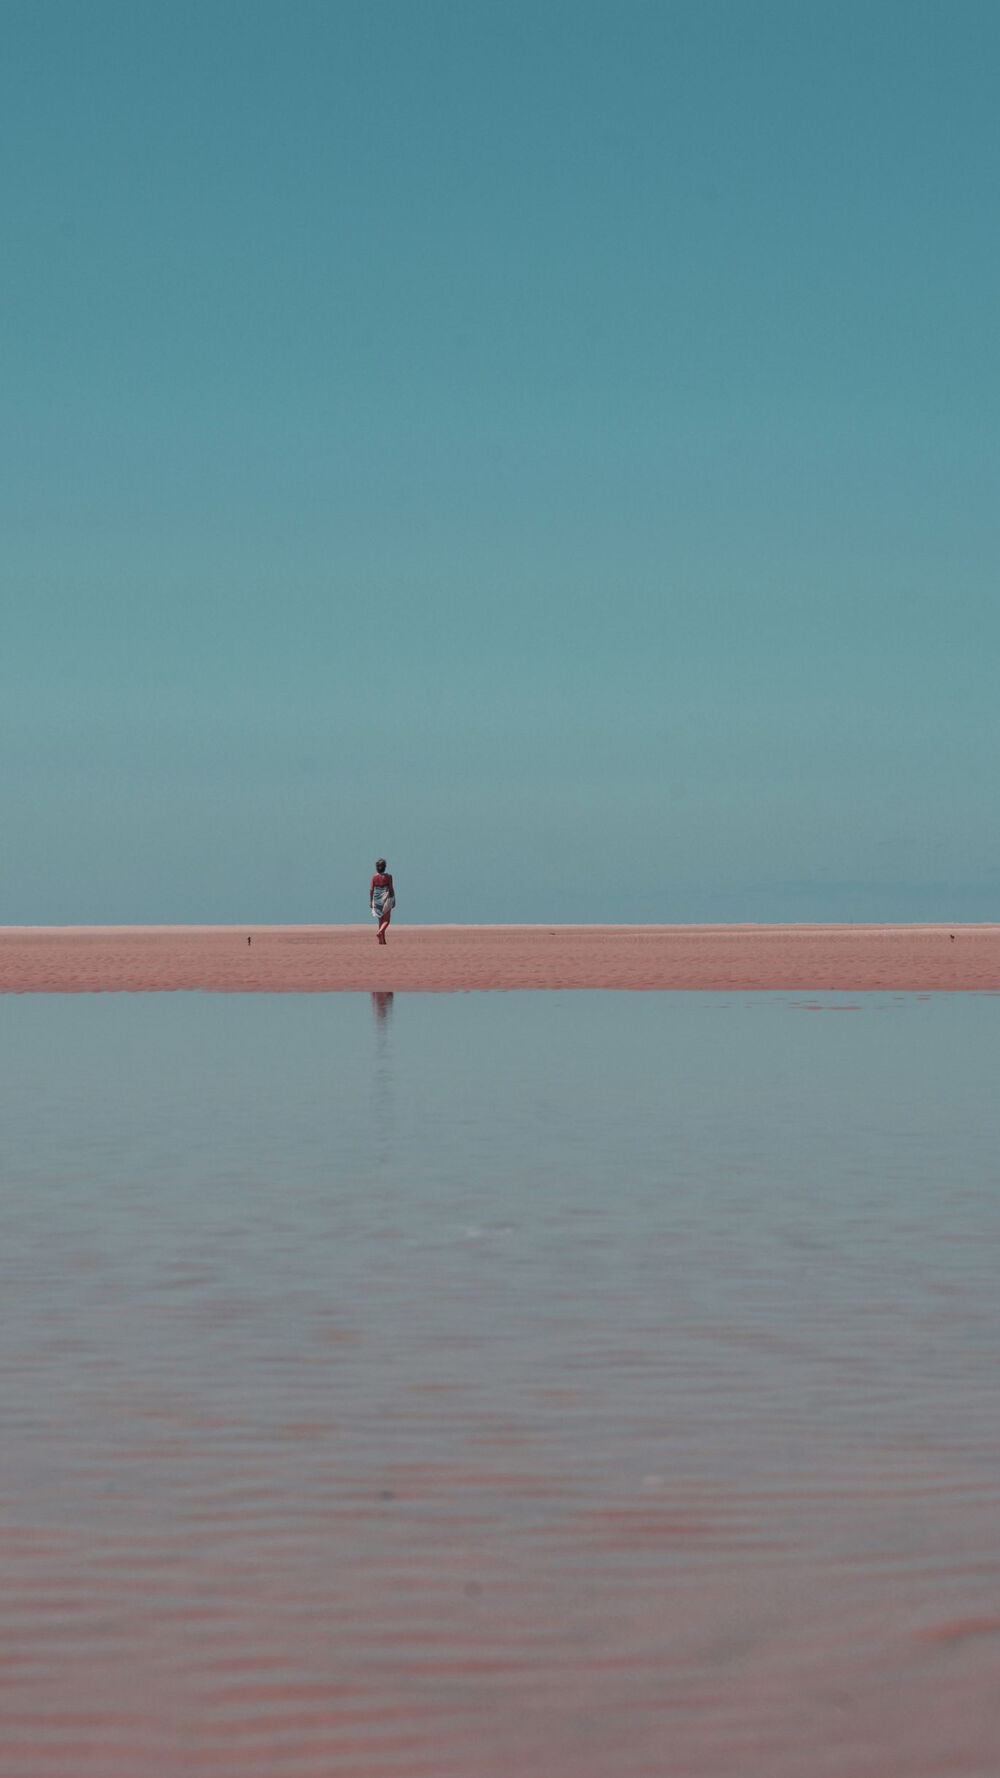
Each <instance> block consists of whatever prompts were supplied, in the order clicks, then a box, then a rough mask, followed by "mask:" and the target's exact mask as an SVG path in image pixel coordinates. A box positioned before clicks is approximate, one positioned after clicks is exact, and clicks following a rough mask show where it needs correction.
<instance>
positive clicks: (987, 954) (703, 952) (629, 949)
mask: <svg viewBox="0 0 1000 1778" xmlns="http://www.w3.org/2000/svg"><path fill="white" fill-rule="evenodd" d="M248 937H249V938H250V939H251V941H252V942H251V943H250V944H248V943H247V939H248ZM179 988H189V989H190V988H201V989H207V990H210V991H215V992H222V993H241V992H242V993H245V992H251V993H252V992H258V993H330V992H336V991H338V990H339V991H354V992H371V991H373V990H378V989H385V990H394V991H397V992H399V991H403V992H405V991H407V990H409V991H411V992H422V993H429V992H430V993H433V992H438V993H456V992H462V991H465V990H469V989H490V988H506V989H510V988H647V989H654V988H655V989H664V988H687V989H691V988H708V989H720V990H725V989H730V990H737V991H742V990H746V989H755V988H761V989H767V988H770V989H791V990H803V991H811V992H823V991H826V992H831V991H836V990H838V989H839V990H846V991H848V992H852V993H858V992H865V991H868V990H877V989H889V990H896V991H898V992H913V991H916V992H920V991H923V992H930V991H938V990H973V991H974V990H980V991H983V990H985V991H990V992H998V991H1000V925H976V926H552V927H550V926H397V925H393V927H392V928H391V931H390V936H389V943H388V945H387V946H386V947H385V948H384V949H382V948H380V947H379V946H378V945H377V944H376V942H375V936H374V932H373V929H372V928H371V927H369V926H264V927H253V926H102V927H96V926H87V927H84V926H79V927H71V926H64V927H27V926H20V927H10V926H8V927H0V992H3V993H15V994H17V993H20V994H25V993H49V994H51V993H60V994H69V993H98V992H121V991H129V992H133V993H139V992H149V991H151V990H157V989H179Z"/></svg>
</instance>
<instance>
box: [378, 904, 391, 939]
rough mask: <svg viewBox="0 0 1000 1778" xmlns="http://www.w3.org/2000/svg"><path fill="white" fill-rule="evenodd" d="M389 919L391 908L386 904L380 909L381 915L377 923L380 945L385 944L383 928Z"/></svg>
mask: <svg viewBox="0 0 1000 1778" xmlns="http://www.w3.org/2000/svg"><path fill="white" fill-rule="evenodd" d="M391 919H392V909H391V907H389V906H386V907H384V908H383V909H382V917H381V919H380V920H379V923H378V942H379V944H380V945H384V944H385V929H386V927H387V926H388V924H389V921H390V920H391Z"/></svg>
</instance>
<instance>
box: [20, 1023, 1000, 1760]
mask: <svg viewBox="0 0 1000 1778" xmlns="http://www.w3.org/2000/svg"><path fill="white" fill-rule="evenodd" d="M998 1027H1000V1002H998V1000H997V999H995V998H992V997H975V996H961V997H958V996H954V997H953V996H940V997H938V996H935V997H933V998H926V997H918V996H900V997H888V996H887V997H881V998H880V997H878V996H860V997H857V998H854V999H852V998H851V997H848V996H826V997H818V998H817V997H804V996H803V997H793V998H789V997H782V996H776V995H767V994H762V995H748V996H742V997H735V998H733V999H731V1000H727V999H725V998H724V997H722V998H720V997H719V996H717V995H697V994H690V995H684V994H680V995H662V996H661V995H641V996H636V995H628V994H610V993H608V994H589V993H576V994H553V995H531V994H511V995H483V996H455V997H453V996H430V995H429V996H426V997H425V996H420V995H407V996H400V995H397V996H396V997H395V998H394V999H393V998H392V997H382V998H381V999H379V998H377V997H369V996H355V995H333V996H329V997H327V996H302V997H297V996H274V997H270V996H240V997H236V998H230V997H221V996H220V997H212V996H200V995H179V996H165V995H158V996H152V995H151V996H96V997H73V998H69V997H67V998H62V997H45V996H39V997H31V998H24V999H15V998H6V999H4V1000H3V1001H2V1002H0V1067H2V1085H0V1107H2V1127H0V1140H2V1161H3V1186H2V1196H0V1286H2V1303H3V1316H2V1329H0V1411H2V1424H3V1429H4V1436H3V1442H2V1456H0V1562H2V1592H0V1653H2V1656H3V1661H2V1665H0V1720H2V1725H3V1731H4V1733H3V1737H2V1739H0V1774H2V1778H39V1774H41V1773H44V1774H45V1778H69V1774H71V1773H72V1774H73V1775H74V1778H78V1775H80V1774H87V1773H89V1772H93V1773H97V1772H100V1773H101V1774H102V1778H104V1775H106V1778H126V1775H127V1778H134V1775H135V1774H136V1773H139V1772H141V1773H142V1774H143V1775H144V1778H175V1775H176V1778H180V1775H181V1774H182V1773H183V1774H185V1775H186V1778H201V1775H202V1774H205V1775H206V1778H207V1775H208V1774H220V1775H222V1778H229V1775H232V1778H237V1775H239V1778H243V1775H245V1774H248V1773H253V1772H257V1771H260V1772H267V1773H273V1774H275V1775H276V1778H285V1775H286V1774H287V1775H288V1778H293V1775H294V1778H321V1775H323V1778H326V1775H327V1774H341V1775H351V1778H354V1775H356V1778H376V1775H380V1778H382V1775H384V1778H390V1775H391V1778H417V1775H418V1774H423V1773H427V1774H438V1775H441V1778H509V1775H510V1774H511V1773H514V1772H517V1773H519V1774H525V1775H527V1778H535V1775H538V1778H569V1775H570V1774H573V1775H574V1778H606V1775H607V1774H608V1773H611V1772H614V1773H615V1774H620V1775H621V1778H638V1775H640V1774H642V1775H646V1774H648V1775H650V1778H653V1775H654V1774H655V1775H656V1778H660V1775H661V1774H664V1773H670V1774H672V1775H674V1774H676V1775H678V1778H686V1775H687V1774H691V1775H692V1778H694V1775H701V1774H704V1775H706V1778H716V1775H719V1778H721V1775H722V1774H730V1773H736V1772H738V1773H739V1774H740V1775H741V1778H806V1775H807V1774H808V1775H810V1778H811V1775H812V1774H814V1773H817V1772H820V1771H821V1772H823V1773H824V1774H834V1775H836V1778H872V1774H874V1773H876V1772H877V1773H878V1774H879V1775H880V1778H893V1775H894V1774H898V1775H899V1778H904V1775H905V1778H919V1775H920V1774H928V1775H930V1774H932V1773H933V1774H935V1778H937V1775H938V1774H940V1773H942V1772H945V1771H947V1772H949V1773H952V1772H954V1773H959V1772H960V1773H962V1774H966V1775H970V1774H971V1775H973V1778H995V1775H996V1772H997V1770H998V1769H1000V1688H998V1686H997V1673H998V1666H1000V1549H998V1545H997V1536H996V1530H997V1522H998V1520H997V1509H998V1505H1000V1498H998V1497H1000V1480H998V1478H1000V1413H998V1409H1000V1380H998V1379H1000V1291H998V1290H997V1284H996V1280H997V1275H998V1264H1000V1196H998V1190H997V1161H996V1155H997V1151H998V1136H1000V1130H998V1123H1000V1117H998V1113H997V1109H996V1089H995V1058H996V1054H997V1039H998V1036H1000V1029H998Z"/></svg>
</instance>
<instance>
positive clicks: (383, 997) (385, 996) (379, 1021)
mask: <svg viewBox="0 0 1000 1778" xmlns="http://www.w3.org/2000/svg"><path fill="white" fill-rule="evenodd" d="M372 1010H373V1011H374V1014H375V1029H376V1030H377V1031H384V1029H385V1027H386V1025H387V1024H388V1023H389V1014H390V1013H391V1011H392V995H391V994H389V993H386V991H385V989H383V988H373V990H372Z"/></svg>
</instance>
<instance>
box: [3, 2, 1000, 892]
mask: <svg viewBox="0 0 1000 1778" xmlns="http://www.w3.org/2000/svg"><path fill="white" fill-rule="evenodd" d="M998 82H1000V9H998V8H997V7H996V6H995V5H993V4H992V0H991V3H989V4H986V3H983V4H979V3H970V0H956V3H952V4H948V5H945V4H944V3H943V0H940V3H934V4H929V3H927V0H878V4H876V5H872V4H871V0H864V3H856V0H835V3H834V0H816V3H815V4H813V3H812V0H810V3H808V4H803V3H802V0H787V3H768V0H759V3H758V0H741V3H731V0H704V3H703V4H699V5H695V4H684V5H680V4H672V3H671V0H615V3H614V4H610V3H606V0H574V3H573V4H570V3H569V0H561V3H560V4H554V3H553V0H503V3H502V4H501V3H500V0H494V3H492V4H489V5H487V4H482V3H480V0H418V3H416V4H415V3H414V0H405V3H404V0H383V3H382V4H376V5H367V6H361V5H357V4H346V3H345V4H339V3H337V0H324V3H319V0H282V3H281V4H278V3H277V0H269V3H267V4H263V3H260V0H239V4H236V3H235V0H198V3H197V4H195V3H194V0H179V3H178V0H172V4H171V5H169V6H165V5H162V4H155V5H154V4H151V3H149V0H120V3H119V4H111V3H108V0H72V3H67V0H8V4H7V6H6V7H5V8H4V22H3V29H2V38H0V153H2V161H3V166H4V202H3V239H4V248H3V267H2V274H0V305H2V328H0V373H2V389H3V409H2V411H3V425H2V433H0V534H2V538H3V547H2V551H0V572H2V589H0V590H2V605H3V617H2V632H0V635H2V648H0V745H2V755H3V772H2V779H0V822H2V831H3V835H4V848H3V850H4V868H3V872H2V876H0V924H3V923H19V922H42V923H47V922H74V921H87V922H89V921H175V920H176V921H198V920H218V921H228V920H236V921H243V920H247V921H251V920H252V921H259V922H264V921H269V920H273V921H280V920H289V921H298V920H304V921H314V920H315V921H325V920H333V921H344V920H354V919H360V918H363V917H364V903H365V900H366V895H367V881H368V875H369V872H370V870H371V861H372V859H373V857H374V855H375V854H376V852H385V853H386V854H387V856H388V857H389V859H390V863H391V865H392V866H393V867H394V869H395V871H396V876H397V880H398V887H399V918H400V919H403V920H405V919H408V918H409V919H414V920H420V921H438V920H477V919H482V920H508V919H509V920H550V919H551V920H557V919H566V920H588V919H595V920H616V919H620V920H626V921H630V920H640V921H641V920H672V919H679V920H698V919H706V920H713V919H730V918H731V919H748V920H767V919H788V918H790V919H826V918H833V919H864V918H889V919H891V918H899V919H922V918H946V919H952V918H954V919H963V918H968V919H975V918H980V919H981V918H997V917H1000V912H998V910H1000V839H998V837H997V817H998V813H1000V806H998V805H1000V793H998V790H997V772H996V760H997V753H998V741H1000V718H998V714H997V701H998V700H997V652H998V644H1000V600H998V596H997V592H998V574H997V566H998V556H1000V550H998V544H1000V519H998V514H1000V501H998V471H1000V433H998V426H997V417H996V416H997V412H998V408H1000V401H998V397H1000V355H998V346H997V325H996V317H997V314H998V313H1000V228H998V194H1000V128H998V123H997V103H996V94H997V90H998Z"/></svg>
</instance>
